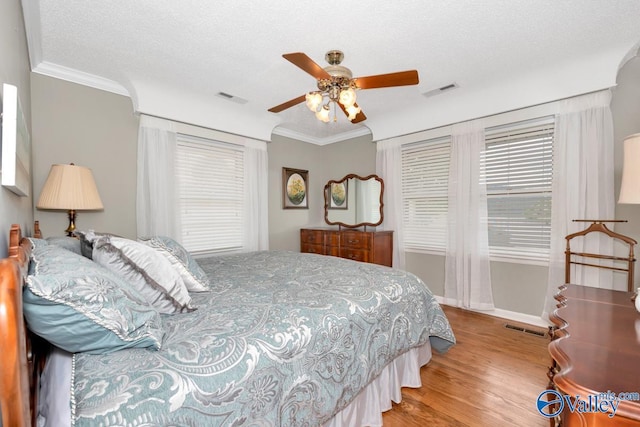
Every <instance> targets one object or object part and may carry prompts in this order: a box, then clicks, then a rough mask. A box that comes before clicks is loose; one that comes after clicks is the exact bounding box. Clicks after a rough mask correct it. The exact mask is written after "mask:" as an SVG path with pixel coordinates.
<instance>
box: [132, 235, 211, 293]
mask: <svg viewBox="0 0 640 427" xmlns="http://www.w3.org/2000/svg"><path fill="white" fill-rule="evenodd" d="M138 241H140V242H142V243H144V244H145V245H147V246H149V247H151V248H153V249H154V250H155V251H156V252H158V253H159V254H162V256H164V257H165V258H166V259H167V260H169V262H170V263H171V265H172V266H173V267H174V268H175V269H176V270H177V271H178V273H179V274H180V277H182V280H184V284H185V285H186V286H187V289H188V290H189V291H190V292H205V291H208V290H210V289H211V287H210V285H209V278H208V277H207V274H206V273H205V272H204V271H203V270H202V268H200V265H198V262H197V261H196V260H195V259H193V257H192V256H191V254H190V253H189V252H188V251H187V250H186V249H185V248H184V247H183V246H182V245H181V244H180V243H178V242H176V241H175V240H173V239H172V238H171V237H167V236H154V237H141V238H139V239H138Z"/></svg>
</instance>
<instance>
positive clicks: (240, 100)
mask: <svg viewBox="0 0 640 427" xmlns="http://www.w3.org/2000/svg"><path fill="white" fill-rule="evenodd" d="M217 96H219V97H220V98H224V99H226V100H228V101H233V102H236V103H238V104H246V103H247V100H246V99H244V98H240V97H238V96H233V95H230V94H228V93H225V92H218V93H217Z"/></svg>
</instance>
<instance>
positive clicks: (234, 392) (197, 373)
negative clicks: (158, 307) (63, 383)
mask: <svg viewBox="0 0 640 427" xmlns="http://www.w3.org/2000/svg"><path fill="white" fill-rule="evenodd" d="M198 262H199V264H200V265H201V267H202V268H203V269H204V270H205V271H206V272H207V274H208V275H209V277H210V280H211V283H212V286H213V291H211V292H206V293H199V294H195V293H194V294H192V297H193V302H194V303H195V305H197V306H198V307H199V308H198V309H197V310H196V311H194V312H192V313H183V314H175V315H163V323H164V327H165V329H166V336H165V339H164V342H163V346H162V349H161V350H159V351H153V350H149V349H127V350H123V351H118V352H114V353H111V354H107V355H87V354H77V355H75V356H74V382H73V390H72V414H73V415H74V421H75V425H76V426H98V425H104V426H112V425H135V426H147V425H180V426H262V427H267V426H274V427H275V426H315V425H321V424H322V423H324V422H325V421H327V420H329V419H330V418H331V417H332V416H333V415H334V414H335V413H336V412H338V411H339V410H340V409H342V408H344V407H345V406H346V405H347V404H349V402H350V401H351V400H352V398H354V397H355V396H356V395H357V394H358V392H359V391H360V390H361V389H362V388H363V387H364V386H366V385H367V384H368V383H369V382H370V381H371V380H372V379H373V378H374V377H376V376H377V375H378V373H379V372H380V371H381V370H382V369H383V368H384V366H385V365H386V364H388V363H389V362H390V361H391V360H392V359H394V358H395V357H396V356H398V355H400V354H402V353H403V352H405V351H407V350H408V349H410V348H412V347H416V346H419V345H421V344H423V343H425V342H426V340H429V339H430V340H431V344H432V347H433V348H435V349H437V350H438V351H441V352H442V351H446V350H447V349H448V348H449V347H450V346H451V345H453V344H454V343H455V338H454V335H453V333H452V331H451V329H450V327H449V323H448V321H447V319H446V317H445V315H444V313H443V312H442V310H441V308H440V306H439V305H438V303H437V302H436V301H435V300H434V298H433V296H432V295H431V292H430V291H429V290H428V289H427V287H426V286H425V285H424V283H423V282H422V281H420V279H418V278H417V277H416V276H414V275H412V274H410V273H406V272H403V271H399V270H395V269H391V268H388V267H383V266H378V265H373V264H365V263H359V262H353V261H349V260H345V259H340V258H335V257H329V256H321V255H313V254H300V253H293V252H281V251H264V252H252V253H247V254H239V255H231V256H221V257H212V258H206V259H199V260H198Z"/></svg>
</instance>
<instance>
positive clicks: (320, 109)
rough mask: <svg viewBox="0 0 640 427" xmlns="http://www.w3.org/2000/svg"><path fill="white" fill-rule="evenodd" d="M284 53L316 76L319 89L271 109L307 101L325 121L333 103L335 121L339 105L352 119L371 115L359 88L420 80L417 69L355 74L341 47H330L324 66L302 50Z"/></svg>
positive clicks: (275, 111) (285, 107)
mask: <svg viewBox="0 0 640 427" xmlns="http://www.w3.org/2000/svg"><path fill="white" fill-rule="evenodd" d="M282 56H283V57H284V58H285V59H286V60H288V61H289V62H291V63H292V64H294V65H296V66H298V67H299V68H301V69H302V70H303V71H305V72H307V73H308V74H311V75H312V76H313V77H315V78H316V80H317V87H318V90H317V91H311V92H309V93H307V94H306V95H303V96H299V97H297V98H294V99H292V100H290V101H287V102H285V103H283V104H280V105H277V106H275V107H273V108H270V109H269V111H271V112H273V113H279V112H280V111H283V110H286V109H287V108H290V107H293V106H294V105H297V104H299V103H301V102H303V101H305V103H306V105H307V108H309V110H311V111H313V112H314V113H315V115H316V118H317V119H318V120H320V121H323V122H325V123H327V122H329V121H330V113H331V105H332V104H333V106H334V116H333V121H336V120H337V117H336V115H335V110H336V108H337V107H340V109H341V110H342V111H343V112H344V113H345V115H346V116H347V118H348V119H349V120H350V121H351V123H359V122H361V121H363V120H365V119H366V118H367V117H366V116H365V115H364V113H363V112H362V109H361V108H360V107H359V106H358V104H356V98H357V96H356V90H359V89H375V88H382V87H392V86H407V85H415V84H418V81H419V80H418V72H417V71H416V70H410V71H402V72H399V73H390V74H379V75H375V76H368V77H359V78H353V73H352V72H351V70H349V69H348V68H347V67H344V66H342V65H340V63H341V62H342V60H343V59H344V54H343V53H342V52H341V51H339V50H330V51H329V52H327V53H326V55H325V59H326V61H327V62H328V63H329V66H327V67H325V68H322V67H320V66H319V65H318V64H316V63H315V62H314V61H313V60H312V59H311V58H309V57H308V56H307V55H306V54H304V53H301V52H296V53H288V54H284V55H282Z"/></svg>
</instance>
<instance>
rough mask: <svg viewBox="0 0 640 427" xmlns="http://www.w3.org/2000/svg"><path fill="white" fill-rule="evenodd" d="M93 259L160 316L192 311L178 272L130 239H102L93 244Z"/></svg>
mask: <svg viewBox="0 0 640 427" xmlns="http://www.w3.org/2000/svg"><path fill="white" fill-rule="evenodd" d="M93 260H94V261H95V262H97V263H98V264H100V265H102V266H104V267H106V268H107V269H109V270H110V271H111V272H113V273H116V274H117V275H118V276H120V277H121V278H123V279H124V280H125V281H126V282H127V283H129V284H130V285H131V286H132V287H133V288H134V289H136V290H137V291H138V292H140V294H142V295H143V296H144V297H145V298H146V299H147V301H148V302H149V303H150V304H151V305H153V306H154V307H155V308H156V309H157V310H158V311H159V312H160V313H164V314H172V313H182V312H186V311H193V310H195V308H194V307H193V306H192V305H191V296H190V295H189V291H188V290H187V287H186V286H185V284H184V281H183V280H182V278H181V277H180V275H179V274H178V272H177V271H175V270H174V269H173V267H172V266H171V263H170V262H169V261H168V260H167V259H166V258H165V257H163V256H162V255H160V254H159V253H157V252H156V251H155V250H154V249H153V248H150V247H148V246H146V245H144V244H142V243H140V242H136V241H134V240H129V239H124V238H121V237H113V236H102V237H98V238H97V239H95V240H94V241H93Z"/></svg>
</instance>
